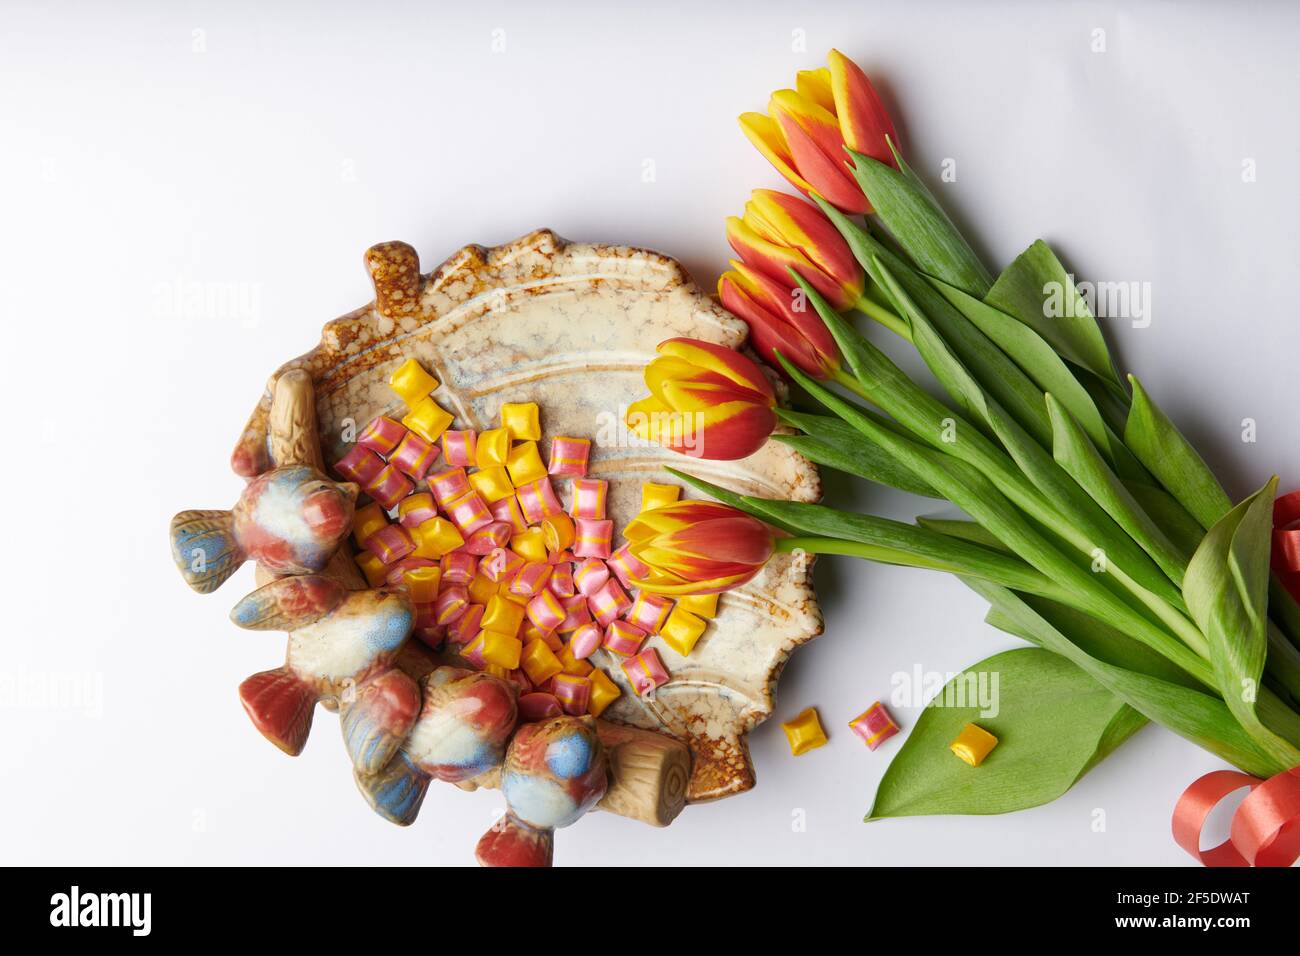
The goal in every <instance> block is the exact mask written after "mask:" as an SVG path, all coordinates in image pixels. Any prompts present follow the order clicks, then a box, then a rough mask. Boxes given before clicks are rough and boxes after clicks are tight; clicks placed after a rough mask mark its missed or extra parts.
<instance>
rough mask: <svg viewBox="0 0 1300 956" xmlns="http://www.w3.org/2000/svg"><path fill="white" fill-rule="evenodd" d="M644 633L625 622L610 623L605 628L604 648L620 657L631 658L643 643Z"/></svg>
mask: <svg viewBox="0 0 1300 956" xmlns="http://www.w3.org/2000/svg"><path fill="white" fill-rule="evenodd" d="M645 638H646V633H645V631H643V630H641V628H639V627H637V626H636V625H635V624H631V623H629V622H627V621H622V620H617V621H610V622H609V626H608V627H606V628H605V647H606V648H608V649H609V650H611V651H613V652H614V653H615V654H618V655H621V656H622V657H631V656H632V655H633V654H635V653H636V652H637V651H639V650H640V649H641V645H642V644H643V643H645Z"/></svg>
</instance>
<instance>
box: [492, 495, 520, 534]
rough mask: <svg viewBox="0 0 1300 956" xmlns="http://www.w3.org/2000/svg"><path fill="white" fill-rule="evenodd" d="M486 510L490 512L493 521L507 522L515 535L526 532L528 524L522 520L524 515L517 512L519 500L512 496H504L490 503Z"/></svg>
mask: <svg viewBox="0 0 1300 956" xmlns="http://www.w3.org/2000/svg"><path fill="white" fill-rule="evenodd" d="M488 510H489V511H491V512H492V517H493V519H494V520H496V521H505V522H508V523H509V524H510V527H511V528H512V529H513V530H514V533H515V534H522V533H523V532H525V531H527V530H528V522H527V521H525V520H524V513H523V512H522V511H521V510H519V499H518V498H516V497H515V496H514V495H506V496H505V497H504V498H500V499H498V500H497V501H494V502H492V503H491V504H490V505H488Z"/></svg>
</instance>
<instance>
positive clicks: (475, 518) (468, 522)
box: [446, 491, 492, 535]
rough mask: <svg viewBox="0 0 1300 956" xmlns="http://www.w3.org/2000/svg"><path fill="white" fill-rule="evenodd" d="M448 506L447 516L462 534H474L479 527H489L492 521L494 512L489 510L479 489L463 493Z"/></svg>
mask: <svg viewBox="0 0 1300 956" xmlns="http://www.w3.org/2000/svg"><path fill="white" fill-rule="evenodd" d="M446 508H447V517H448V518H450V519H451V523H452V524H454V525H455V526H456V527H457V528H458V529H459V530H460V533H461V534H466V535H469V534H473V533H474V532H475V531H477V530H478V529H479V528H484V527H487V526H488V525H490V524H491V523H492V512H490V511H488V508H487V504H486V503H485V502H484V501H483V499H482V498H480V497H479V494H478V492H477V491H471V492H469V493H468V494H464V495H461V496H460V497H459V498H457V499H456V500H455V501H453V502H452V503H451V504H449V505H447V506H446Z"/></svg>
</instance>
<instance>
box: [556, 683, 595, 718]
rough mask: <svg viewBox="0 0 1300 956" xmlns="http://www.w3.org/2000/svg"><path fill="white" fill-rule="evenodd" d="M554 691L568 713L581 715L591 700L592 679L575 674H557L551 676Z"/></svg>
mask: <svg viewBox="0 0 1300 956" xmlns="http://www.w3.org/2000/svg"><path fill="white" fill-rule="evenodd" d="M551 681H552V683H551V688H552V693H554V694H555V699H556V700H558V701H559V702H560V706H561V707H563V708H564V712H565V713H566V714H572V715H573V716H575V717H576V716H581V715H582V714H585V713H586V712H587V703H588V701H590V700H591V681H589V680H587V678H585V677H578V676H576V675H574V674H556V675H555V676H554V677H553V678H551Z"/></svg>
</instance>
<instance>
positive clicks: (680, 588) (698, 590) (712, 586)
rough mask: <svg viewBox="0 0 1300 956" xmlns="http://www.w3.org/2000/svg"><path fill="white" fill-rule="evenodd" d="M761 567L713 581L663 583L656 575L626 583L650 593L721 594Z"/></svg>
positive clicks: (749, 577)
mask: <svg viewBox="0 0 1300 956" xmlns="http://www.w3.org/2000/svg"><path fill="white" fill-rule="evenodd" d="M761 570H762V569H761V568H753V569H752V570H749V571H746V572H745V573H744V574H736V575H732V576H731V577H727V578H719V579H716V580H713V581H683V582H682V583H680V584H673V583H665V581H664V580H662V579H660V578H656V577H645V578H632V579H630V580H629V581H628V583H629V584H630V585H631V586H632V587H634V588H637V589H638V590H641V591H648V592H650V593H651V594H666V595H670V596H671V595H677V596H682V595H686V594H721V593H723V592H724V591H730V590H732V589H733V588H737V587H740V585H742V584H746V583H748V582H749V581H751V580H753V579H754V577H755V576H756V575H757V574H758V572H759V571H761Z"/></svg>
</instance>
